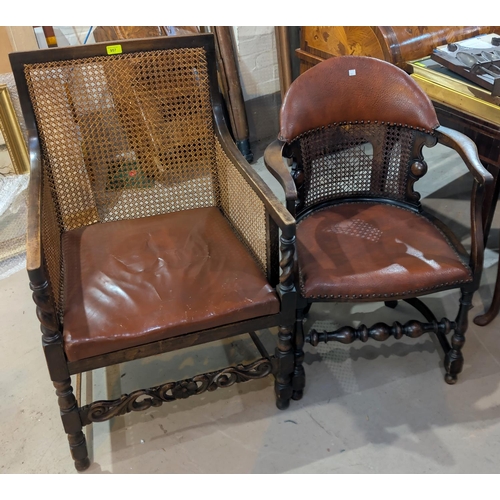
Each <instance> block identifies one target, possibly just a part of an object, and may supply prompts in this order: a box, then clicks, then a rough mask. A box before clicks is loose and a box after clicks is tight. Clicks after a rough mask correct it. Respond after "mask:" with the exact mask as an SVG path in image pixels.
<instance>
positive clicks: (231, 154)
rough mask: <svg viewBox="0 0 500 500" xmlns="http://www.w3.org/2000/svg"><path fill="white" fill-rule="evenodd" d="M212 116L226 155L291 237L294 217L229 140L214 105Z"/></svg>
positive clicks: (279, 225)
mask: <svg viewBox="0 0 500 500" xmlns="http://www.w3.org/2000/svg"><path fill="white" fill-rule="evenodd" d="M214 116H215V124H216V134H217V137H218V139H219V141H220V144H221V146H222V148H223V150H224V152H225V153H226V155H227V157H228V158H229V159H230V160H231V162H232V163H233V165H234V166H235V167H236V168H237V169H238V171H239V172H240V173H241V175H242V176H243V177H244V178H245V180H246V181H247V182H248V184H249V186H250V187H251V188H252V189H253V191H254V192H255V194H256V195H257V196H258V197H259V198H260V200H261V201H262V203H263V204H264V206H265V207H266V210H267V212H268V213H269V215H270V216H271V218H272V219H273V220H274V222H275V223H276V224H277V225H278V227H279V228H280V229H281V231H282V233H283V236H284V237H285V238H293V237H294V236H295V219H294V218H293V217H292V215H291V214H290V213H289V212H288V211H287V210H286V208H285V207H284V206H283V204H282V203H281V202H280V201H279V199H278V198H277V197H276V195H275V194H274V193H273V192H272V191H271V189H270V188H269V186H268V185H267V184H266V183H265V182H264V181H263V180H262V178H261V177H260V175H259V174H257V173H256V172H255V171H254V170H253V169H252V168H249V164H248V162H247V161H246V160H245V158H244V157H243V155H242V154H241V152H240V151H239V150H238V148H237V147H236V145H235V144H234V142H233V141H232V140H231V136H230V134H229V131H228V129H227V125H226V122H225V120H224V117H223V115H222V112H221V111H220V110H219V109H217V106H214Z"/></svg>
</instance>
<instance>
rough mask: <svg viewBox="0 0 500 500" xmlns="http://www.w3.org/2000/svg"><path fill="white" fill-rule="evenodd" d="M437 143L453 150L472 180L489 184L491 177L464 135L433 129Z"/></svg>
mask: <svg viewBox="0 0 500 500" xmlns="http://www.w3.org/2000/svg"><path fill="white" fill-rule="evenodd" d="M435 132H436V136H437V139H438V141H439V142H440V143H441V144H443V145H444V146H448V147H449V148H452V149H454V150H455V151H456V152H457V153H458V154H459V155H460V157H461V158H462V160H463V161H464V163H465V164H466V165H467V168H468V169H469V171H470V172H471V174H472V175H473V176H474V179H475V180H476V181H477V182H479V184H481V185H487V184H491V183H492V182H493V176H492V175H491V174H490V173H489V172H488V170H486V169H485V168H484V166H483V164H482V163H481V160H480V159H479V155H478V153H477V147H476V145H475V144H474V142H473V141H472V140H471V139H469V137H467V136H466V135H464V134H462V133H461V132H458V131H457V130H452V129H450V128H447V127H443V126H439V127H438V128H436V129H435Z"/></svg>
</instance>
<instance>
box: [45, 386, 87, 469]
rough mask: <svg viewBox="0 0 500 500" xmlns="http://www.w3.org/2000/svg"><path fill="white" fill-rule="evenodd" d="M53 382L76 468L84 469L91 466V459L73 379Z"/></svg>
mask: <svg viewBox="0 0 500 500" xmlns="http://www.w3.org/2000/svg"><path fill="white" fill-rule="evenodd" d="M53 384H54V387H55V388H56V394H57V397H58V402H59V408H60V409H61V419H62V422H63V426H64V430H65V431H66V434H67V435H68V441H69V448H70V451H71V456H72V457H73V460H74V461H75V468H76V470H77V471H84V470H85V469H88V467H89V466H90V460H89V456H88V451H87V443H86V440H85V434H84V433H83V430H82V429H83V427H82V423H81V420H80V414H79V412H78V403H77V401H76V398H75V395H74V394H73V387H71V379H70V378H68V379H66V380H64V381H63V382H53Z"/></svg>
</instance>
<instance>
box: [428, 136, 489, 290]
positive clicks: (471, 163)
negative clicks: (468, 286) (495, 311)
mask: <svg viewBox="0 0 500 500" xmlns="http://www.w3.org/2000/svg"><path fill="white" fill-rule="evenodd" d="M436 135H437V139H438V141H439V142H440V143H441V144H443V145H445V146H448V147H450V148H452V149H454V150H455V151H456V152H457V153H458V154H459V155H460V157H461V158H462V160H463V161H464V163H465V164H466V165H467V168H468V169H469V171H470V172H471V174H472V176H473V177H474V181H475V182H474V186H473V189H472V196H471V214H470V215H471V254H470V266H471V268H472V270H473V273H474V290H475V289H477V288H478V287H479V281H480V279H481V273H482V269H483V260H484V244H485V242H484V227H483V221H484V216H483V205H484V197H485V192H486V189H491V187H492V184H493V181H494V179H493V176H492V175H491V174H490V172H488V170H486V169H485V168H484V166H483V164H482V163H481V160H480V159H479V155H478V152H477V147H476V145H475V144H474V142H473V141H472V140H471V139H469V137H467V136H466V135H464V134H462V133H461V132H458V131H456V130H452V129H449V128H446V127H442V126H439V127H438V128H437V129H436Z"/></svg>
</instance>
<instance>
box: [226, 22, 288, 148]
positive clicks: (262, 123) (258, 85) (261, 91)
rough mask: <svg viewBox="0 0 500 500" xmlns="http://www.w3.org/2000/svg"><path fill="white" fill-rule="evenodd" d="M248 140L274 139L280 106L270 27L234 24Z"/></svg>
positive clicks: (274, 53) (271, 27) (274, 45)
mask: <svg viewBox="0 0 500 500" xmlns="http://www.w3.org/2000/svg"><path fill="white" fill-rule="evenodd" d="M233 32H234V41H235V48H236V50H237V53H238V70H239V72H240V79H241V86H242V91H243V99H244V100H245V108H246V111H247V119H248V126H249V130H250V142H251V143H254V142H256V141H260V140H262V141H264V140H268V139H270V138H272V139H274V138H276V136H277V134H278V130H279V118H278V117H279V108H280V106H281V95H280V83H279V70H278V56H277V52H276V37H275V34H274V26H234V27H233Z"/></svg>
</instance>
